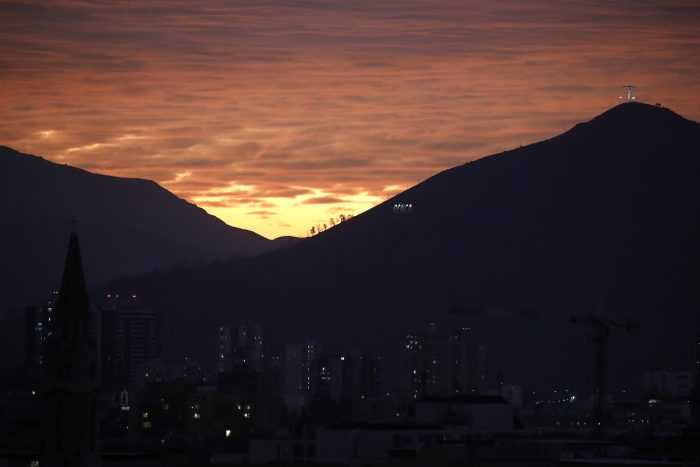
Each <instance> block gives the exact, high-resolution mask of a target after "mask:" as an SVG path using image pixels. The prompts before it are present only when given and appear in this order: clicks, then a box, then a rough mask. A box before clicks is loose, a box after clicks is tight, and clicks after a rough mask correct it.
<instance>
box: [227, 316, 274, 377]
mask: <svg viewBox="0 0 700 467" xmlns="http://www.w3.org/2000/svg"><path fill="white" fill-rule="evenodd" d="M239 365H245V366H248V367H249V368H252V369H255V370H260V369H262V368H263V367H264V366H265V339H264V333H263V328H262V326H260V325H259V324H257V323H245V322H243V323H236V324H235V325H234V326H231V327H228V326H221V327H220V328H219V371H230V370H232V369H233V368H234V367H236V366H239Z"/></svg>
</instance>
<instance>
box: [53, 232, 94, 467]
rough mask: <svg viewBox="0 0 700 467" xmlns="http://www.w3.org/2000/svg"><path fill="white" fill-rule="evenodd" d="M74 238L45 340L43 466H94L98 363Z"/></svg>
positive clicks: (78, 251) (91, 317)
mask: <svg viewBox="0 0 700 467" xmlns="http://www.w3.org/2000/svg"><path fill="white" fill-rule="evenodd" d="M93 316H94V315H93V314H92V313H91V311H90V304H89V301H88V293H87V289H86V287H85V277H84V274H83V266H82V261H81V257H80V247H79V244H78V235H77V234H76V233H75V232H72V233H71V235H70V240H69V243H68V254H67V256H66V263H65V269H64V271H63V279H62V281H61V288H60V291H59V294H58V300H57V303H56V307H55V310H54V313H53V320H54V323H53V324H54V326H53V335H52V336H51V339H49V340H48V349H49V351H48V353H47V355H46V364H47V375H46V381H45V385H44V388H43V397H44V403H45V427H44V430H45V431H44V445H43V452H42V460H41V465H42V466H72V467H80V466H95V465H99V462H100V454H99V434H98V408H97V400H98V393H99V386H98V358H97V343H96V342H95V338H94V334H93V333H92V332H90V330H91V329H92V328H93V325H92V322H91V321H92V319H93Z"/></svg>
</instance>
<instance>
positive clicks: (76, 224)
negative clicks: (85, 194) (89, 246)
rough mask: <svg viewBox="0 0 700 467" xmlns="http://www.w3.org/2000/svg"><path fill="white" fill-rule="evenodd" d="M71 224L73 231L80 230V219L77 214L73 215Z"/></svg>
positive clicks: (70, 220)
mask: <svg viewBox="0 0 700 467" xmlns="http://www.w3.org/2000/svg"><path fill="white" fill-rule="evenodd" d="M68 222H69V223H70V226H71V232H77V231H78V219H76V218H75V216H74V215H73V216H71V218H70V219H69V220H68Z"/></svg>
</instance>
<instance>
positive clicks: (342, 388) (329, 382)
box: [314, 354, 381, 402]
mask: <svg viewBox="0 0 700 467" xmlns="http://www.w3.org/2000/svg"><path fill="white" fill-rule="evenodd" d="M380 362H381V360H380V359H379V357H377V356H374V355H365V354H356V355H353V354H350V355H321V356H319V357H318V359H317V364H316V372H315V374H316V376H315V380H316V383H315V393H314V395H315V396H316V397H318V398H321V399H324V398H328V399H333V400H335V401H343V402H351V401H356V400H361V399H371V398H376V397H378V396H379V383H380V379H379V378H380V377H379V371H380Z"/></svg>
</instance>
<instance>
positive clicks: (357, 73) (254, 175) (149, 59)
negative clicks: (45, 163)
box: [0, 0, 700, 238]
mask: <svg viewBox="0 0 700 467" xmlns="http://www.w3.org/2000/svg"><path fill="white" fill-rule="evenodd" d="M698 31H700V2H697V1H675V0H668V1H644V0H635V1H623V0H616V1H566V0H563V1H562V0H560V1H540V0H532V1H521V0H517V1H516V0H499V1H496V0H485V1H471V0H461V1H454V0H430V1H428V0H384V1H379V0H360V1H353V0H315V1H292V0H272V1H270V0H251V1H248V0H240V1H237V0H200V1H196V2H192V1H164V0H152V1H148V2H143V1H132V0H123V1H94V2H90V1H78V0H66V1H56V2H47V1H43V2H39V1H19V2H15V1H2V0H0V145H5V146H10V147H13V148H14V149H17V150H19V151H22V152H27V153H32V154H36V155H40V156H42V157H44V158H46V159H48V160H51V161H55V162H59V163H66V164H69V165H74V166H77V167H81V168H84V169H86V170H90V171H94V172H99V173H103V174H109V175H116V176H122V177H139V178H148V179H152V180H155V181H156V182H158V183H159V184H161V185H162V186H164V187H165V188H167V189H168V190H170V191H172V192H173V193H175V194H176V195H178V196H180V197H182V198H184V199H186V200H188V201H191V202H193V203H196V204H197V205H199V206H201V207H203V208H204V209H206V210H207V211H208V212H210V213H212V214H214V215H216V216H218V217H220V218H221V219H223V220H224V221H225V222H227V223H229V224H231V225H234V226H237V227H243V228H246V229H250V230H254V231H256V232H258V233H260V234H262V235H264V236H266V237H268V238H274V237H277V236H280V235H295V236H306V235H308V232H309V228H310V227H311V226H312V225H317V224H323V223H327V224H330V219H331V218H333V219H337V218H338V217H339V216H340V214H345V215H347V214H354V215H356V214H358V213H361V212H362V211H364V210H367V209H369V208H371V207H372V206H374V205H376V204H378V203H379V202H381V201H383V200H385V199H387V198H389V197H391V196H392V195H394V194H396V193H398V192H400V191H402V190H404V189H406V188H408V187H410V186H412V185H415V184H416V183H418V182H420V181H422V180H424V179H426V178H428V177H430V176H432V175H434V174H436V173H438V172H440V171H442V170H444V169H447V168H450V167H454V166H456V165H459V164H463V163H465V162H467V161H469V160H473V159H476V158H480V157H483V156H486V155H489V154H492V153H496V152H500V151H503V150H506V149H510V148H514V147H517V146H520V145H524V144H529V143H533V142H536V141H539V140H542V139H546V138H549V137H552V136H555V135H557V134H559V133H561V132H563V131H565V130H567V129H569V128H571V127H572V126H573V125H574V124H576V123H578V122H581V121H585V120H589V119H590V118H592V117H594V116H595V115H597V114H599V113H601V112H603V111H604V110H606V109H607V108H609V107H612V106H614V105H616V104H617V103H618V102H620V101H619V96H620V95H622V93H623V90H622V88H621V86H622V85H624V84H628V83H631V84H635V85H637V86H638V89H637V95H638V98H639V99H640V100H641V101H645V102H649V103H656V102H660V103H662V104H663V105H665V106H667V107H670V108H671V109H673V110H675V111H676V112H678V113H680V114H682V115H684V116H685V117H687V118H691V119H693V120H700V33H699V32H698ZM632 131H633V130H632Z"/></svg>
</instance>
